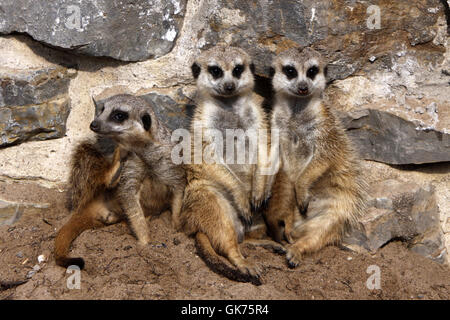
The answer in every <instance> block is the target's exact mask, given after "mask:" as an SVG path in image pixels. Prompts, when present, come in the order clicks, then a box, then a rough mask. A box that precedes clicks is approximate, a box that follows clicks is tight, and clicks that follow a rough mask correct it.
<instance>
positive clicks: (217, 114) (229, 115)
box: [194, 93, 264, 188]
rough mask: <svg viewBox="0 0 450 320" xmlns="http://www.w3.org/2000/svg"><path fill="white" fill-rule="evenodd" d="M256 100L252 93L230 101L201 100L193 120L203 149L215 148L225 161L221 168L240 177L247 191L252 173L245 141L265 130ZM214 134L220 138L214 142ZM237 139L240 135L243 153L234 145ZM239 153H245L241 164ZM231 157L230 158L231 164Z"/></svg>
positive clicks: (247, 146)
mask: <svg viewBox="0 0 450 320" xmlns="http://www.w3.org/2000/svg"><path fill="white" fill-rule="evenodd" d="M256 101H257V99H255V96H254V95H253V94H251V93H250V94H247V95H243V96H238V97H235V98H233V99H220V100H216V99H214V100H208V101H204V102H203V103H202V104H201V105H200V108H201V110H200V113H199V116H198V117H197V118H196V119H195V120H194V128H195V130H197V131H201V132H202V142H203V143H204V145H203V148H205V147H210V146H211V145H214V149H215V150H218V151H219V153H220V155H221V157H223V159H224V161H225V163H224V164H223V165H225V166H226V167H227V169H228V170H229V171H230V172H231V173H232V175H235V176H237V175H239V176H240V178H239V179H240V180H242V181H241V182H244V185H245V186H247V187H248V188H250V179H251V173H252V164H251V163H250V161H249V159H250V155H249V152H250V150H249V143H248V139H249V138H250V137H257V134H258V130H259V129H262V128H264V125H263V121H264V120H263V118H262V116H261V115H262V111H261V112H259V111H260V110H259V108H260V106H259V105H258V104H257V102H256ZM211 129H212V130H213V131H211ZM194 134H199V132H196V133H194ZM217 134H220V137H221V138H220V139H217ZM239 136H241V137H242V136H243V137H244V138H243V139H245V140H243V141H246V144H245V146H244V148H243V150H242V148H240V145H239V144H238V143H237V140H238V139H239V138H238V137H239ZM230 142H231V143H230ZM231 148H232V150H231ZM219 149H220V150H219ZM240 153H243V154H244V157H245V161H244V163H241V162H238V160H237V156H238V154H240ZM230 154H231V155H233V156H232V160H231V161H230V159H231V158H230Z"/></svg>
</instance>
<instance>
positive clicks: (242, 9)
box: [194, 0, 444, 79]
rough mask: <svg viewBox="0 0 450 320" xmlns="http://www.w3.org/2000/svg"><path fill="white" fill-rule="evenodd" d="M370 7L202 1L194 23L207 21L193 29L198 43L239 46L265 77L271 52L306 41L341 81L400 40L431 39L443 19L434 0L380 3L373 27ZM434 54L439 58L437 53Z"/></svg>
mask: <svg viewBox="0 0 450 320" xmlns="http://www.w3.org/2000/svg"><path fill="white" fill-rule="evenodd" d="M371 5H373V3H372V2H371V1H358V2H356V1H348V0H347V1H345V0H334V1H329V0H321V1H316V0H304V1H295V0H289V1H284V0H265V1H257V0H252V1H244V0H232V1H226V2H225V1H219V0H212V1H204V2H202V3H201V7H200V8H199V10H198V12H199V16H200V17H199V22H198V23H203V19H207V23H206V26H205V25H204V24H202V27H201V28H200V27H199V28H198V29H199V32H201V35H200V37H199V41H198V46H199V47H202V48H203V47H209V46H212V45H214V44H216V43H217V42H219V41H222V42H227V43H230V44H233V45H238V46H241V47H243V48H245V49H247V50H248V51H249V52H251V53H252V55H253V56H254V57H255V62H256V67H257V72H258V73H260V74H265V75H267V70H265V66H267V65H269V64H270V60H271V56H272V54H273V53H276V52H279V51H282V50H285V49H287V48H290V47H295V46H309V45H311V46H313V47H315V48H317V49H318V50H320V51H321V52H322V53H323V54H324V55H325V57H326V59H327V60H328V61H329V62H330V66H329V73H330V78H331V79H345V78H346V77H348V76H349V75H351V74H354V73H355V72H356V71H358V70H360V69H361V68H362V67H363V66H366V65H367V64H368V61H370V60H369V59H372V60H373V59H374V58H375V59H380V60H386V61H388V60H390V57H391V56H392V55H393V54H394V52H392V50H389V49H391V48H392V47H398V46H400V44H401V43H402V42H403V43H405V44H407V45H409V46H418V45H421V44H424V43H428V42H430V41H432V40H433V39H434V37H435V36H436V33H437V32H436V28H435V24H436V22H437V20H438V17H440V16H441V17H444V6H443V5H442V3H441V1H439V0H424V1H406V0H401V1H395V2H392V1H381V2H378V3H377V6H378V9H379V13H380V15H379V16H380V24H379V26H378V25H376V24H375V25H374V24H373V23H371V22H372V21H373V19H372V18H371V17H372V16H373V15H374V11H371V10H372V9H369V7H370V6H371ZM194 23H195V22H194ZM400 47H401V46H400ZM387 48H389V49H387ZM434 56H435V57H439V56H440V58H441V59H442V51H441V52H440V53H439V52H436V54H435V55H434ZM370 65H371V64H370V63H369V66H370Z"/></svg>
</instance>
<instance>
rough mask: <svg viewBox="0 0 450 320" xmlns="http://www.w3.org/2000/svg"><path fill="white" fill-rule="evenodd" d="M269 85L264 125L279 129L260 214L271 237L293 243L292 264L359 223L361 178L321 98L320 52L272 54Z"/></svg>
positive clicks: (323, 81)
mask: <svg viewBox="0 0 450 320" xmlns="http://www.w3.org/2000/svg"><path fill="white" fill-rule="evenodd" d="M272 84H273V88H274V91H275V99H274V103H273V110H272V115H271V127H272V128H274V129H278V130H279V132H280V157H281V159H280V160H281V161H280V162H281V167H280V170H279V172H278V174H277V176H276V179H275V182H274V185H273V188H272V198H271V199H270V201H269V205H268V209H267V211H266V212H265V219H266V223H267V226H268V229H269V231H270V233H271V234H272V236H273V238H274V239H275V240H278V241H280V240H281V239H282V238H283V236H285V237H286V239H287V240H288V241H289V242H290V243H292V244H291V245H290V246H289V247H288V249H287V259H288V261H289V265H290V266H291V267H295V266H297V265H298V264H299V263H300V260H301V259H302V257H303V256H304V255H305V254H307V253H312V252H315V251H318V250H320V249H321V248H323V247H324V246H326V245H328V244H335V243H338V242H339V241H340V240H341V238H342V236H343V235H344V233H345V231H346V230H347V229H348V228H349V227H352V226H355V225H357V224H358V218H359V217H360V216H361V215H362V214H363V210H364V199H365V184H364V182H363V181H362V179H361V178H360V168H359V164H358V160H357V156H356V155H355V152H354V149H353V147H352V145H351V143H350V141H349V139H348V138H347V136H346V133H345V131H344V129H343V128H342V127H341V125H340V123H339V121H338V119H337V118H336V116H335V115H334V114H333V112H332V110H331V109H330V107H329V106H328V105H326V104H325V103H324V102H323V100H322V92H323V91H324V89H325V86H326V65H325V63H324V61H323V59H322V57H321V55H320V54H319V53H318V52H317V51H315V50H313V49H310V48H305V49H303V50H302V49H290V50H288V51H285V52H283V53H281V54H279V55H278V56H277V57H276V58H275V60H274V63H273V65H272ZM310 201H311V203H310ZM309 204H310V205H309Z"/></svg>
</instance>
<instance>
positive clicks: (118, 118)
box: [109, 110, 128, 123]
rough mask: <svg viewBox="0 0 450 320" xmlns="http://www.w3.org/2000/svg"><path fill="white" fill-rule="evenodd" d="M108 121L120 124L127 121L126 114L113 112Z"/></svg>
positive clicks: (118, 111) (117, 111)
mask: <svg viewBox="0 0 450 320" xmlns="http://www.w3.org/2000/svg"><path fill="white" fill-rule="evenodd" d="M109 119H110V120H111V121H114V122H117V123H122V122H124V121H125V120H127V119H128V112H125V111H120V110H115V111H113V112H112V113H111V115H110V116H109Z"/></svg>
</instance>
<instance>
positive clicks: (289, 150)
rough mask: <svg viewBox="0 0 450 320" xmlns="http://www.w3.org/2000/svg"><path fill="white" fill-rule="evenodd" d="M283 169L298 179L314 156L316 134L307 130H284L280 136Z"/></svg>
mask: <svg viewBox="0 0 450 320" xmlns="http://www.w3.org/2000/svg"><path fill="white" fill-rule="evenodd" d="M280 152H281V156H282V160H283V168H282V169H283V171H284V172H286V173H288V176H289V177H290V178H292V179H294V180H295V179H298V177H299V176H300V175H301V173H302V172H303V170H304V169H305V168H306V167H307V166H308V164H309V163H310V162H311V160H312V158H313V156H314V135H313V134H312V133H310V132H307V131H306V130H299V129H297V130H289V131H283V132H282V133H281V137H280Z"/></svg>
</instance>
